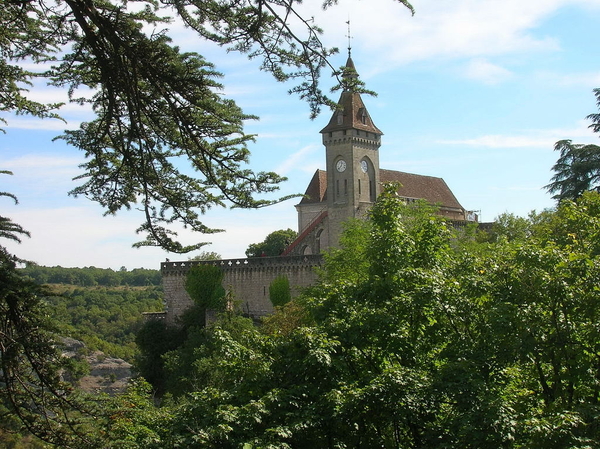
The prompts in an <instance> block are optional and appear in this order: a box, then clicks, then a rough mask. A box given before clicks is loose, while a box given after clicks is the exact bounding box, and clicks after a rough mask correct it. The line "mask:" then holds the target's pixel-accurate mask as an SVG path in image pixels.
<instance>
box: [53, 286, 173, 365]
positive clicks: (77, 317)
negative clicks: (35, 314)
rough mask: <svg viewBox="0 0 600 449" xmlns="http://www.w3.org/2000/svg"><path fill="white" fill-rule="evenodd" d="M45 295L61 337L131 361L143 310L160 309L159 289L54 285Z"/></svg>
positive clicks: (142, 319)
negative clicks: (66, 337)
mask: <svg viewBox="0 0 600 449" xmlns="http://www.w3.org/2000/svg"><path fill="white" fill-rule="evenodd" d="M52 293H53V294H52V295H50V296H48V297H46V298H45V300H46V302H47V304H48V305H49V306H50V308H49V311H50V316H51V318H52V320H53V321H54V323H56V326H57V327H58V328H59V329H60V333H61V335H62V336H69V337H73V338H76V339H77V340H81V341H83V342H84V343H85V344H86V346H87V347H88V348H89V349H90V350H99V351H102V352H104V353H105V354H107V355H109V356H112V357H118V358H122V359H125V360H127V361H129V362H132V361H133V359H134V357H135V356H136V354H137V351H138V349H137V346H136V344H135V338H136V334H137V332H138V331H139V329H140V328H141V326H142V324H143V321H144V317H143V315H142V314H143V313H144V312H154V311H162V309H163V304H162V292H161V291H160V290H159V289H158V288H156V287H146V288H129V287H126V288H122V287H113V288H103V287H89V288H72V287H64V288H60V287H55V288H53V290H52Z"/></svg>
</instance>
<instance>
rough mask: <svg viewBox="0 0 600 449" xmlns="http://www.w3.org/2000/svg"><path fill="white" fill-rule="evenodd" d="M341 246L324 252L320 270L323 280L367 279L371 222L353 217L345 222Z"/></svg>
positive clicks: (353, 281) (358, 280) (349, 280)
mask: <svg viewBox="0 0 600 449" xmlns="http://www.w3.org/2000/svg"><path fill="white" fill-rule="evenodd" d="M343 229H344V230H343V232H342V235H341V236H340V248H341V249H338V248H331V249H329V251H327V252H326V253H325V254H324V259H325V260H324V268H323V269H322V270H319V278H320V280H321V282H350V283H356V282H360V281H364V280H366V278H367V276H368V269H369V262H368V260H367V247H368V239H369V232H370V230H371V222H370V221H368V220H359V219H351V220H348V221H347V222H345V223H344V225H343Z"/></svg>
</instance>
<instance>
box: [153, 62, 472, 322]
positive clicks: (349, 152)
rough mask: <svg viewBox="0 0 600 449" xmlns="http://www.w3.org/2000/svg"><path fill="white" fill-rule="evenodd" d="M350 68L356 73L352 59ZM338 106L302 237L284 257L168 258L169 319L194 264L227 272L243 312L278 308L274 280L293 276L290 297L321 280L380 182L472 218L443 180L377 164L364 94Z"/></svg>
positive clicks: (306, 204) (181, 303) (183, 297)
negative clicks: (347, 225) (328, 253)
mask: <svg viewBox="0 0 600 449" xmlns="http://www.w3.org/2000/svg"><path fill="white" fill-rule="evenodd" d="M346 66H347V67H348V68H350V69H351V70H350V74H348V75H346V76H352V77H357V76H358V75H357V73H356V70H355V68H354V63H353V61H352V58H351V57H348V61H347V62H346ZM338 104H339V108H338V109H337V110H336V111H334V112H333V114H332V116H331V119H330V120H329V123H328V124H327V126H325V128H323V129H322V130H321V135H322V139H323V145H324V146H325V160H326V169H325V170H317V171H316V172H315V174H314V176H313V177H312V179H311V181H310V183H309V185H308V187H307V188H306V193H305V195H304V196H303V198H302V200H301V201H300V203H299V204H297V205H296V210H297V211H298V234H299V235H298V237H297V238H296V240H295V241H294V242H292V243H291V244H290V245H289V247H288V248H287V249H286V250H285V252H284V254H283V255H282V256H280V257H273V258H263V257H261V258H253V259H233V260H222V261H211V262H189V261H188V262H163V263H162V264H161V272H162V276H163V285H164V294H165V301H166V307H167V309H166V318H167V320H168V321H170V322H174V321H175V320H176V319H177V317H178V316H180V315H181V313H182V312H183V311H184V310H185V308H187V307H189V306H190V305H191V300H190V298H189V297H188V295H187V293H186V292H185V289H184V282H185V275H186V273H187V271H188V270H189V267H190V266H191V265H192V264H194V263H211V264H216V265H218V266H220V267H221V268H222V269H223V271H224V281H223V284H224V287H225V288H226V289H227V290H228V291H229V292H230V293H232V295H233V297H234V299H235V300H236V302H237V303H238V304H239V307H241V309H242V311H243V312H245V313H247V314H248V315H250V316H253V317H260V316H264V315H266V314H268V313H270V312H271V311H272V310H273V307H272V305H271V302H270V300H269V294H268V290H269V285H270V283H271V282H272V281H273V280H274V279H275V278H277V277H278V276H282V275H283V276H286V277H287V278H288V280H289V281H290V285H291V288H292V295H293V296H294V295H296V294H297V293H298V292H299V291H300V289H301V288H302V287H306V286H309V285H311V284H312V283H314V282H315V280H316V275H315V272H314V268H315V267H317V266H319V265H320V263H321V256H320V254H321V253H322V252H323V251H324V250H326V249H327V248H329V247H335V246H337V244H338V241H339V236H340V233H341V230H342V223H343V222H344V221H346V220H347V219H349V218H360V217H364V216H365V214H366V212H367V211H368V210H369V208H370V207H371V206H372V205H373V203H374V202H375V200H376V198H377V196H378V195H379V193H380V190H381V185H382V184H383V183H386V182H398V183H400V185H401V187H400V188H399V190H398V194H399V195H400V196H401V197H403V198H405V199H406V200H407V201H414V200H417V199H425V200H426V201H427V202H429V203H430V204H435V205H437V206H438V207H439V212H438V213H439V214H441V215H443V216H444V217H447V218H448V219H450V220H453V221H457V222H463V221H467V220H468V219H469V217H468V213H467V211H465V209H464V208H463V207H462V206H461V205H460V203H459V202H458V200H457V199H456V197H455V196H454V194H453V193H452V191H451V190H450V189H449V187H448V186H447V185H446V183H445V182H444V180H443V179H442V178H435V177H431V176H423V175H417V174H412V173H405V172H400V171H394V170H385V169H381V168H380V167H379V147H380V146H381V136H382V135H383V133H382V132H381V131H380V130H379V128H377V126H375V124H374V122H373V120H372V119H371V116H370V115H369V112H368V111H367V108H366V107H365V105H364V103H363V101H362V98H361V95H360V94H359V93H356V92H351V91H344V92H342V94H341V96H340V99H339V102H338Z"/></svg>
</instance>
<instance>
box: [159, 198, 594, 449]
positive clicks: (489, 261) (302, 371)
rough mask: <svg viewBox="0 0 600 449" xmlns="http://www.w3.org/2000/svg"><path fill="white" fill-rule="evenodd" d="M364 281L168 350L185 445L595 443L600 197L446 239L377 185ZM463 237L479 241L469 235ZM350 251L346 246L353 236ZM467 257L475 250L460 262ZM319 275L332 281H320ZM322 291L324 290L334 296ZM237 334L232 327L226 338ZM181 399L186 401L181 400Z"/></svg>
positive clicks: (200, 334) (419, 211)
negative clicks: (260, 322)
mask: <svg viewBox="0 0 600 449" xmlns="http://www.w3.org/2000/svg"><path fill="white" fill-rule="evenodd" d="M347 232H348V236H350V235H355V233H357V232H359V233H360V235H362V236H363V237H362V238H363V239H364V240H363V242H364V243H365V244H364V245H363V244H362V243H361V244H356V242H354V243H355V244H354V245H353V246H350V247H349V248H348V251H349V257H350V258H353V257H355V256H356V255H357V254H364V257H365V259H366V267H365V268H364V269H361V273H360V275H358V276H357V275H354V274H352V273H351V272H350V270H348V268H347V267H345V266H343V265H341V264H340V263H338V262H339V261H341V255H342V253H343V252H344V251H345V248H342V250H341V251H340V253H338V254H335V258H332V259H331V260H330V262H331V263H330V264H329V265H326V268H325V270H327V269H328V268H329V267H330V268H331V269H332V270H333V273H336V274H342V273H348V278H340V279H338V281H337V282H335V281H334V280H335V277H334V276H332V273H327V272H326V273H325V276H324V277H323V278H322V279H321V282H320V283H319V285H317V286H315V287H314V288H312V289H311V290H310V291H309V293H308V296H306V297H303V298H300V299H298V300H295V301H292V302H290V303H288V304H287V305H286V306H285V307H283V308H281V309H278V310H277V311H276V313H275V315H274V316H272V317H269V318H268V319H266V320H265V325H264V326H263V328H262V329H261V330H259V329H255V328H253V327H252V326H249V325H248V326H245V325H244V326H241V322H231V321H228V317H227V316H224V317H223V318H222V319H221V320H220V321H218V322H217V323H215V324H214V325H213V326H210V327H208V328H205V329H202V330H198V331H197V332H196V333H194V336H193V338H191V339H189V340H188V341H187V342H186V344H185V345H184V348H181V349H179V350H177V351H173V352H171V353H169V354H167V356H166V358H167V360H168V369H169V372H170V373H171V375H169V376H168V378H169V379H178V381H177V385H176V386H174V387H173V388H174V390H173V391H174V392H176V394H177V396H178V397H179V398H180V399H179V400H178V401H177V402H174V403H172V404H171V405H170V407H171V408H170V410H171V412H172V415H171V419H169V420H168V421H167V422H165V423H163V424H161V425H163V426H166V429H167V431H166V433H167V434H168V437H165V438H166V439H165V440H164V441H163V443H164V442H167V445H168V444H171V445H174V444H175V443H177V444H182V445H184V446H188V447H195V445H196V446H197V447H209V448H210V447H215V448H216V447H243V446H244V445H246V447H358V446H361V447H423V448H440V449H441V448H448V447H461V448H463V447H464V448H474V449H475V448H482V447H493V448H502V447H505V448H519V447H527V448H555V447H581V448H584V447H595V446H596V445H597V444H598V442H600V433H599V432H598V426H597V423H596V416H598V412H600V410H599V408H598V401H597V396H598V391H599V390H598V387H597V385H598V384H599V383H600V377H599V376H600V375H599V374H598V370H597V363H598V357H599V356H598V354H599V352H598V351H599V347H598V342H599V341H600V334H599V333H598V326H597V322H598V304H597V303H598V287H597V285H598V280H599V279H600V259H599V257H600V246H599V245H600V244H599V243H598V242H600V195H598V194H595V193H586V194H585V195H583V196H582V198H581V199H580V200H579V201H578V202H568V201H566V202H563V203H562V204H561V205H560V207H559V208H558V209H557V210H556V211H555V212H551V211H547V212H544V213H543V214H540V215H535V214H532V216H531V217H529V218H528V219H516V218H515V217H512V216H506V217H505V219H503V220H501V222H500V223H499V226H498V231H497V234H496V235H497V238H494V239H489V240H487V241H484V242H482V243H477V241H475V240H474V241H467V240H466V237H464V236H463V237H461V239H455V238H454V237H453V235H452V232H450V230H449V229H448V228H447V226H446V224H445V223H444V222H443V221H442V220H441V219H440V218H439V217H436V216H435V215H433V214H431V210H429V208H428V207H426V206H425V205H419V204H416V205H414V204H411V205H406V204H404V203H403V202H402V201H401V200H400V199H399V198H398V197H397V196H396V195H395V189H394V188H393V187H392V188H387V189H385V190H384V192H383V194H382V195H381V197H380V199H379V201H378V203H377V204H376V205H375V206H374V208H373V210H372V215H371V224H370V225H369V227H368V236H367V237H366V238H365V237H364V233H363V232H362V231H358V230H357V228H356V227H354V228H353V226H352V225H350V226H349V228H348V231H347ZM473 238H474V237H473ZM349 241H350V240H349ZM473 248H477V250H476V251H472V249H473ZM328 276H329V278H328ZM328 279H331V280H332V281H331V282H330V281H329V280H328ZM236 323H237V324H236ZM185 393H187V394H188V396H186V394H185Z"/></svg>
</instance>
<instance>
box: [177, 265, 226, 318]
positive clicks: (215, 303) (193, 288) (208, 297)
mask: <svg viewBox="0 0 600 449" xmlns="http://www.w3.org/2000/svg"><path fill="white" fill-rule="evenodd" d="M222 282H223V271H221V269H220V268H219V267H217V266H215V265H210V264H198V265H194V266H193V267H192V268H190V269H189V271H188V273H187V275H186V279H185V290H186V292H187V293H188V295H190V298H192V301H194V303H195V305H197V306H198V307H200V308H201V309H211V310H224V309H225V289H224V288H223V285H222Z"/></svg>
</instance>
